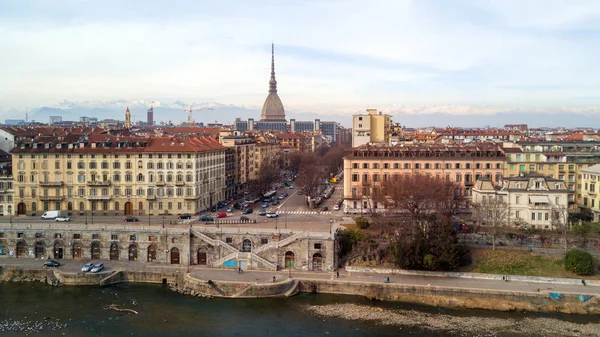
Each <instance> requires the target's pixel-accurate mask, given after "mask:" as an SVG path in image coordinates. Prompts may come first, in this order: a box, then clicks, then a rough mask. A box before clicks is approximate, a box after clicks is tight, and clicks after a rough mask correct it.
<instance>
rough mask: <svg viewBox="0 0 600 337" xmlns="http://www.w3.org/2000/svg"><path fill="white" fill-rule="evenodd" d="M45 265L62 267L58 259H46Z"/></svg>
mask: <svg viewBox="0 0 600 337" xmlns="http://www.w3.org/2000/svg"><path fill="white" fill-rule="evenodd" d="M44 267H52V268H58V267H60V263H58V261H56V260H46V262H44Z"/></svg>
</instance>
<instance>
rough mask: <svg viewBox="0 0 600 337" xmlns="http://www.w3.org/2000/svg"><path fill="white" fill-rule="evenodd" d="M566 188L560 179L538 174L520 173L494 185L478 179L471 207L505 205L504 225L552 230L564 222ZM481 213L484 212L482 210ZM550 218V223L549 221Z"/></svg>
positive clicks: (487, 180) (566, 198)
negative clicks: (522, 225) (477, 205)
mask: <svg viewBox="0 0 600 337" xmlns="http://www.w3.org/2000/svg"><path fill="white" fill-rule="evenodd" d="M568 194H569V193H568V191H567V186H566V184H565V182H564V181H563V180H560V179H555V178H551V177H549V176H544V175H541V174H536V173H530V174H525V173H523V174H520V175H519V176H516V177H506V178H503V179H502V180H501V181H499V182H497V183H494V182H492V181H491V180H490V179H486V178H479V179H478V180H477V181H476V182H475V186H474V187H473V198H472V202H473V203H474V204H480V205H484V206H483V207H485V205H486V201H487V202H492V200H494V199H496V200H497V201H498V202H500V203H503V204H505V205H506V207H507V209H508V211H507V212H506V217H505V218H504V219H501V220H503V221H504V222H505V224H506V225H512V226H514V225H521V224H528V225H529V226H531V227H532V228H537V229H555V228H554V227H555V226H554V225H555V224H557V221H560V223H562V224H565V223H566V221H567V216H568V214H567V207H568V205H569V202H568ZM483 211H485V210H483ZM553 219H554V220H553Z"/></svg>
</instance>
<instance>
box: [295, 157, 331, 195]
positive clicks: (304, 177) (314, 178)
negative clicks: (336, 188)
mask: <svg viewBox="0 0 600 337" xmlns="http://www.w3.org/2000/svg"><path fill="white" fill-rule="evenodd" d="M325 178H326V174H325V173H324V170H323V166H322V165H320V160H319V158H318V157H317V156H316V155H315V154H313V153H305V154H304V156H303V158H302V162H301V164H300V170H299V172H298V179H297V180H296V186H297V187H298V188H299V189H300V190H301V191H302V192H304V194H305V195H306V196H311V197H312V196H316V195H317V194H318V193H319V189H320V188H321V186H322V185H323V182H324V181H325Z"/></svg>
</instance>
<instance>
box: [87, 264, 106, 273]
mask: <svg viewBox="0 0 600 337" xmlns="http://www.w3.org/2000/svg"><path fill="white" fill-rule="evenodd" d="M102 269H104V264H102V263H99V264H95V265H94V266H93V267H92V269H91V270H90V271H91V272H92V273H97V272H99V271H101V270H102Z"/></svg>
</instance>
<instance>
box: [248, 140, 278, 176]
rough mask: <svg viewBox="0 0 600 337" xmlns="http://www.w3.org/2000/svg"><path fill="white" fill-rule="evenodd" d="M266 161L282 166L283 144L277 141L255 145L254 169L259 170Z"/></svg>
mask: <svg viewBox="0 0 600 337" xmlns="http://www.w3.org/2000/svg"><path fill="white" fill-rule="evenodd" d="M265 163H269V164H271V165H274V166H275V167H281V165H282V164H283V163H282V159H281V146H279V144H277V143H258V144H256V146H255V147H254V171H255V172H259V171H260V169H261V166H262V165H264V164H265Z"/></svg>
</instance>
